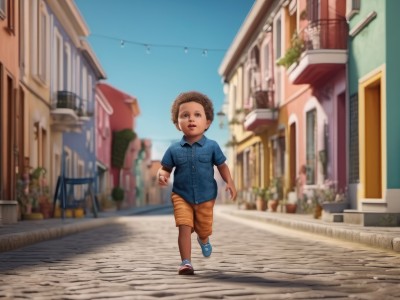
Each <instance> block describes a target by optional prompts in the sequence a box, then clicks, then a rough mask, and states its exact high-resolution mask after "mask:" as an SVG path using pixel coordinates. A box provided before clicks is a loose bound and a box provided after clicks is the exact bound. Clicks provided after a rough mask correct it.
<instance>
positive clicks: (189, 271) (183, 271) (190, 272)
mask: <svg viewBox="0 0 400 300" xmlns="http://www.w3.org/2000/svg"><path fill="white" fill-rule="evenodd" d="M178 274H179V275H194V270H193V269H191V268H183V269H181V270H179V271H178Z"/></svg>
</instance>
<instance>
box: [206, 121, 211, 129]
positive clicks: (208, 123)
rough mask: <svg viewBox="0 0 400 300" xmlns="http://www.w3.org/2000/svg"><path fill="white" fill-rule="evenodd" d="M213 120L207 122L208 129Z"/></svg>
mask: <svg viewBox="0 0 400 300" xmlns="http://www.w3.org/2000/svg"><path fill="white" fill-rule="evenodd" d="M210 125H211V120H207V129H208V128H210Z"/></svg>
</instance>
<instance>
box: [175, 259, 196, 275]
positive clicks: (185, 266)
mask: <svg viewBox="0 0 400 300" xmlns="http://www.w3.org/2000/svg"><path fill="white" fill-rule="evenodd" d="M178 274H179V275H193V274H194V269H193V266H192V263H191V262H190V260H188V259H184V260H182V263H181V264H180V265H179V269H178Z"/></svg>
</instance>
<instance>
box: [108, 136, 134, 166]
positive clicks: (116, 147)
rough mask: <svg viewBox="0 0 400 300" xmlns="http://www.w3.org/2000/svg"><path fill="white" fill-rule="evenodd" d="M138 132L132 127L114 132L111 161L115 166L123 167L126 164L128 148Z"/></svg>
mask: <svg viewBox="0 0 400 300" xmlns="http://www.w3.org/2000/svg"><path fill="white" fill-rule="evenodd" d="M135 138H136V133H135V132H133V131H132V130H131V129H124V130H121V131H117V132H114V133H113V139H112V154H111V163H112V166H113V167H116V168H118V169H121V168H122V167H123V165H124V161H125V154H126V150H127V149H128V146H129V144H130V142H131V141H133V140H134V139H135Z"/></svg>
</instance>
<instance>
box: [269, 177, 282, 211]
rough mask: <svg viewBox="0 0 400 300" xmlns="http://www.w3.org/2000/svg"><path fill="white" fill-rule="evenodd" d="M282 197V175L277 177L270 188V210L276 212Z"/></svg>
mask: <svg viewBox="0 0 400 300" xmlns="http://www.w3.org/2000/svg"><path fill="white" fill-rule="evenodd" d="M280 199H282V180H281V178H280V177H275V178H273V179H272V181H271V186H270V188H269V200H268V211H272V212H276V210H277V209H278V204H279V200H280Z"/></svg>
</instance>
